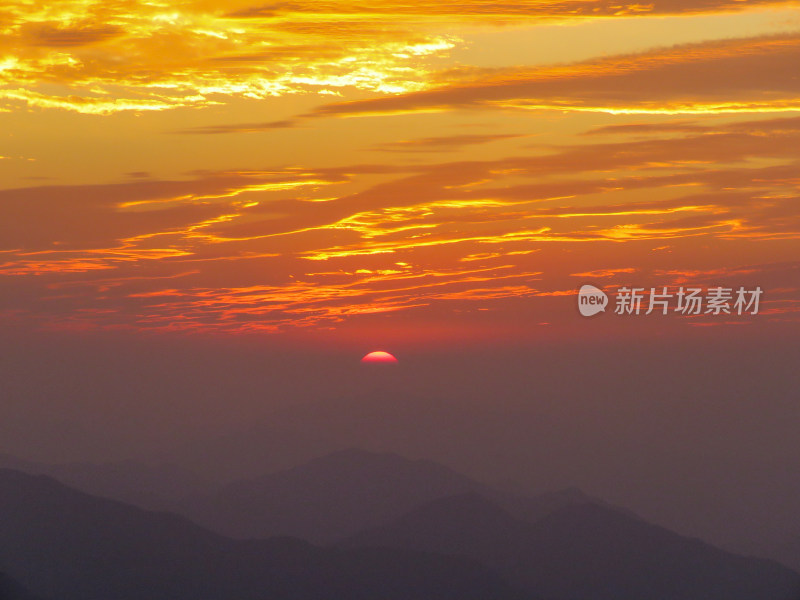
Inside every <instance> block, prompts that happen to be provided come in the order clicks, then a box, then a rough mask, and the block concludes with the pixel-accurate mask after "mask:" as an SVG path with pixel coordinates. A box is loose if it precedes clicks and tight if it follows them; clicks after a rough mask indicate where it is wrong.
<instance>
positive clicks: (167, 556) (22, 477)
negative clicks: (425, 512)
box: [0, 470, 521, 600]
mask: <svg viewBox="0 0 800 600" xmlns="http://www.w3.org/2000/svg"><path fill="white" fill-rule="evenodd" d="M0 514H1V515H2V516H3V521H2V526H0V565H2V568H3V569H4V570H5V572H7V573H8V574H9V575H10V576H11V577H13V578H14V579H15V580H16V581H19V582H21V583H22V584H23V585H24V586H25V587H26V588H27V589H29V590H31V591H32V592H33V593H35V594H38V595H41V596H42V597H46V598H51V599H54V600H56V599H57V600H111V599H113V600H142V599H143V598H147V600H232V599H234V598H235V599H236V600H267V599H269V600H273V599H277V598H280V599H282V600H312V599H314V600H323V599H324V600H327V599H329V598H343V599H344V598H346V599H348V600H372V599H374V598H382V599H386V600H438V599H441V600H470V599H474V600H485V599H486V598H492V599H495V600H519V599H520V597H521V596H520V595H519V594H518V593H517V592H515V591H513V590H512V589H511V588H510V587H509V586H508V585H507V584H506V583H504V581H503V580H502V579H501V578H500V577H499V576H497V575H495V574H493V573H492V572H491V571H490V570H488V569H487V568H485V567H483V566H481V565H480V564H479V563H477V562H475V561H472V560H470V559H465V558H460V557H448V556H440V555H435V554H431V553H427V552H418V551H414V550H408V549H383V550H379V551H375V550H360V549H335V548H320V547H316V546H313V545H311V544H309V543H307V542H303V541H300V540H296V539H290V538H276V539H269V540H250V541H236V540H231V539H227V538H225V537H222V536H220V535H217V534H214V533H211V532H208V531H206V530H204V529H203V528H201V527H199V526H197V525H195V524H194V523H192V522H190V521H188V520H186V519H184V518H182V517H178V516H175V515H171V514H169V513H159V512H152V511H147V510H143V509H139V508H136V507H132V506H129V505H126V504H124V503H121V502H118V501H114V500H109V499H105V498H98V497H94V496H91V495H88V494H85V493H83V492H79V491H77V490H73V489H71V488H69V487H67V486H65V485H63V484H61V483H59V482H57V481H55V480H53V479H51V478H48V477H46V476H41V475H39V476H34V475H29V474H25V473H21V472H18V471H12V470H0Z"/></svg>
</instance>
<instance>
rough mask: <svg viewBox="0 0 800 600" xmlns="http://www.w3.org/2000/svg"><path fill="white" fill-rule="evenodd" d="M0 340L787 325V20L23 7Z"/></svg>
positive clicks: (791, 15) (754, 11)
mask: <svg viewBox="0 0 800 600" xmlns="http://www.w3.org/2000/svg"><path fill="white" fill-rule="evenodd" d="M0 30H1V31H2V38H0V136H2V137H0V139H1V140H2V143H1V144H0V156H1V157H2V160H0V181H2V188H3V189H2V191H0V277H2V288H3V290H4V292H3V294H2V296H0V318H2V320H3V322H4V323H6V324H10V323H13V324H14V326H15V327H24V328H28V327H29V328H32V329H38V330H41V329H45V330H52V329H58V330H64V329H66V330H78V331H84V330H96V329H100V330H106V329H114V330H119V329H123V330H134V331H141V330H148V331H149V330H156V331H180V332H217V333H242V332H256V333H275V334H278V333H281V334H287V335H294V334H302V335H304V336H309V335H310V336H311V337H312V338H313V337H314V336H315V335H319V336H333V337H334V338H336V339H342V340H351V341H354V340H355V341H358V343H361V344H366V346H365V349H367V350H369V349H371V348H370V347H369V345H370V344H373V345H375V344H377V345H378V346H380V347H382V346H384V345H386V344H387V343H392V342H397V343H410V344H412V345H413V344H425V343H430V342H432V341H441V340H452V339H471V340H486V339H489V338H492V339H498V338H500V339H505V338H509V339H510V338H514V337H525V338H531V337H536V336H556V337H558V336H559V335H568V334H569V335H573V334H574V332H575V331H576V330H577V331H579V332H580V331H581V329H580V328H581V327H584V325H585V324H584V323H583V322H580V323H579V322H578V321H579V320H580V318H579V317H578V314H577V312H576V311H575V306H574V300H575V299H574V295H573V294H574V292H575V290H576V288H577V287H578V286H579V285H580V284H581V283H584V281H587V280H588V281H592V282H595V283H596V284H598V285H603V286H610V287H612V288H613V287H618V286H621V285H639V286H645V287H649V286H651V285H652V286H678V285H691V284H694V285H701V286H717V285H724V286H739V285H743V286H745V287H755V286H757V285H759V286H761V287H762V288H764V290H765V292H764V297H763V300H762V308H761V314H760V315H759V318H758V319H746V318H741V319H738V321H737V320H736V319H726V318H719V317H715V318H711V316H708V317H705V316H699V317H697V318H688V317H687V318H682V317H676V318H670V319H669V320H668V322H666V323H664V322H662V321H664V320H663V319H662V320H660V321H658V322H656V319H655V318H651V319H650V320H649V322H644V319H643V318H641V319H640V320H639V321H638V322H637V327H639V328H642V329H652V328H666V329H667V330H669V331H670V332H672V333H675V332H677V331H679V330H680V331H683V330H686V329H687V328H691V327H694V326H697V325H713V326H719V327H725V326H727V325H728V323H729V322H730V321H737V322H736V323H735V325H742V324H746V325H748V326H750V327H769V326H770V324H778V325H779V327H780V328H786V327H796V325H797V322H798V310H800V306H799V305H798V304H799V303H800V292H799V289H800V274H799V273H798V265H799V264H800V263H798V261H797V257H798V248H799V247H800V242H799V241H798V237H800V215H799V214H798V185H800V171H798V160H799V159H800V112H798V111H800V76H799V75H798V73H799V72H800V71H799V70H798V65H800V6H799V5H798V3H796V2H758V1H726V0H702V1H699V2H698V1H694V0H693V1H689V0H667V1H656V2H652V3H646V4H644V3H643V4H620V3H617V2H604V1H590V0H565V1H562V2H557V1H556V2H545V1H539V0H529V1H528V0H519V1H511V2H504V3H503V2H489V1H484V0H474V1H454V0H451V1H445V2H420V1H418V2H393V1H391V0H371V1H366V2H359V3H355V4H354V3H352V2H344V1H338V0H331V1H329V2H310V1H308V2H306V1H302V0H301V1H298V2H276V3H267V4H258V3H253V2H252V0H251V1H248V2H245V1H242V0H236V1H234V2H220V1H213V0H206V1H202V0H196V1H192V0H187V1H183V2H175V1H172V2H170V1H165V2H160V1H150V2H143V1H142V2H139V1H134V0H127V1H126V0H120V1H113V2H106V1H104V2H99V1H98V2H93V1H89V0H85V1H77V0H72V1H70V0H58V1H56V2H49V3H41V2H33V1H21V0H11V1H9V2H4V3H3V6H2V8H0Z"/></svg>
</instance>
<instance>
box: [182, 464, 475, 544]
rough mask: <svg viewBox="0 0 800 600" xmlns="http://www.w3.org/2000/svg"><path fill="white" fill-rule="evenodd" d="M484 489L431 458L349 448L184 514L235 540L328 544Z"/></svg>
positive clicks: (226, 490) (245, 483)
mask: <svg viewBox="0 0 800 600" xmlns="http://www.w3.org/2000/svg"><path fill="white" fill-rule="evenodd" d="M484 489H485V486H484V485H482V484H480V483H477V482H475V481H473V480H471V479H469V478H468V477H466V476H464V475H460V474H458V473H456V472H455V471H452V470H450V469H448V468H447V467H444V466H442V465H439V464H437V463H435V462H432V461H429V460H410V459H407V458H403V457H401V456H397V455H395V454H390V453H375V452H367V451H364V450H357V449H347V450H342V451H338V452H334V453H332V454H329V455H327V456H323V457H321V458H317V459H314V460H312V461H310V462H308V463H305V464H303V465H301V466H298V467H295V468H292V469H288V470H284V471H280V472H278V473H274V474H270V475H266V476H263V477H260V478H257V479H249V480H242V481H237V482H233V483H231V484H229V485H227V486H224V487H223V488H222V489H220V490H219V491H218V492H217V493H215V494H213V495H210V496H208V497H206V498H202V499H200V500H199V501H193V502H188V503H187V504H186V505H185V506H184V509H183V511H182V512H183V513H184V514H186V515H187V516H190V517H191V518H192V519H194V520H196V521H197V522H199V523H201V524H202V525H204V526H206V527H209V528H210V529H213V530H215V531H218V532H220V533H223V534H225V535H230V536H233V537H240V538H247V537H268V536H274V535H289V536H294V537H300V538H303V539H306V540H310V541H312V542H317V543H329V542H333V541H335V540H338V539H341V538H343V537H345V536H348V535H352V534H354V533H356V532H358V531H360V530H362V529H363V528H365V527H369V526H373V525H378V524H381V523H385V522H387V521H389V520H391V519H394V518H397V517H399V516H400V515H402V514H403V513H405V512H407V511H409V510H411V509H413V508H415V507H417V506H419V505H420V504H424V503H426V502H429V501H431V500H434V499H436V498H441V497H444V496H449V495H454V494H460V493H464V492H469V491H478V490H484Z"/></svg>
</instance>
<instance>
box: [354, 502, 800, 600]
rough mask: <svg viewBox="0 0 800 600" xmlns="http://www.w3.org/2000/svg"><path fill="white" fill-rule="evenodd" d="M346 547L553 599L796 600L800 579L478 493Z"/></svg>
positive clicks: (609, 520) (632, 529) (573, 509)
mask: <svg viewBox="0 0 800 600" xmlns="http://www.w3.org/2000/svg"><path fill="white" fill-rule="evenodd" d="M340 545H341V546H342V547H348V548H353V547H363V548H407V549H415V550H424V551H430V552H437V553H443V554H449V555H458V556H467V557H470V558H474V559H476V560H478V561H479V562H481V563H482V564H484V565H486V566H489V567H491V568H493V569H494V570H496V571H497V572H499V573H501V574H502V575H504V576H505V577H506V578H507V579H508V580H509V581H510V582H512V583H513V584H515V585H519V586H520V587H522V588H523V589H527V590H529V591H534V590H535V592H536V593H537V594H538V595H539V597H541V598H543V599H545V600H563V599H567V598H568V599H570V600H642V599H644V598H646V599H648V600H797V598H798V597H800V575H798V574H797V573H795V572H793V571H791V570H789V569H787V568H785V567H783V566H781V565H779V564H777V563H774V562H771V561H768V560H762V559H755V558H745V557H741V556H737V555H734V554H730V553H728V552H725V551H723V550H719V549H717V548H714V547H712V546H710V545H708V544H705V543H703V542H701V541H699V540H695V539H690V538H685V537H682V536H679V535H677V534H675V533H672V532H670V531H668V530H666V529H663V528H661V527H657V526H655V525H651V524H649V523H646V522H644V521H642V520H640V519H637V518H635V517H633V516H631V515H629V514H626V513H625V512H623V511H619V510H614V509H610V508H607V507H605V506H601V505H598V504H594V503H582V504H571V505H568V506H565V507H562V508H558V509H556V510H554V511H553V512H551V513H550V514H548V515H546V516H544V517H542V518H541V519H539V520H538V521H536V522H535V523H530V522H526V521H523V520H521V519H518V518H516V517H514V516H513V515H511V514H510V513H509V512H508V511H506V510H504V509H502V508H500V507H499V506H498V505H497V504H496V503H495V502H493V501H491V500H489V499H487V498H485V497H483V496H481V495H479V494H474V493H473V494H462V495H458V496H452V497H448V498H442V499H438V500H435V501H433V502H431V503H429V504H427V505H425V506H422V507H419V508H417V509H415V510H413V511H411V512H409V513H407V514H406V515H404V516H402V517H400V518H399V519H396V520H395V521H394V522H392V523H390V524H387V525H384V526H380V527H376V528H372V529H369V530H366V531H363V532H361V533H359V534H357V535H355V536H352V537H350V538H348V539H347V540H344V541H342V542H341V543H340Z"/></svg>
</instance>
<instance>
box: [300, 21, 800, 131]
mask: <svg viewBox="0 0 800 600" xmlns="http://www.w3.org/2000/svg"><path fill="white" fill-rule="evenodd" d="M798 62H800V36H798V35H781V36H770V37H759V38H747V39H734V40H723V41H714V42H704V43H699V44H685V45H682V46H675V47H673V48H666V49H660V50H653V51H649V52H645V53H641V54H635V55H627V56H616V57H610V58H603V59H596V60H591V61H586V62H581V63H574V64H570V65H559V66H552V67H541V68H533V69H517V70H503V69H497V70H495V71H494V72H489V73H486V74H483V75H481V76H479V77H478V78H477V79H475V80H473V81H469V82H460V83H456V84H445V85H442V86H439V87H437V88H434V89H429V90H422V91H417V92H409V93H405V94H397V95H394V96H391V97H384V98H371V99H367V100H356V101H350V102H341V103H336V104H328V105H326V106H323V107H321V108H319V109H317V110H315V111H314V112H312V113H310V114H309V115H307V116H317V117H319V116H337V115H365V114H396V113H405V112H420V111H422V112H424V111H430V110H443V109H455V108H471V107H472V108H474V107H496V108H518V109H536V110H540V109H550V110H559V111H597V112H609V113H620V114H624V113H653V114H680V113H689V114H695V113H697V114H716V113H728V112H780V111H788V110H800V81H798V79H797V77H796V76H795V74H796V65H797V64H798Z"/></svg>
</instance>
